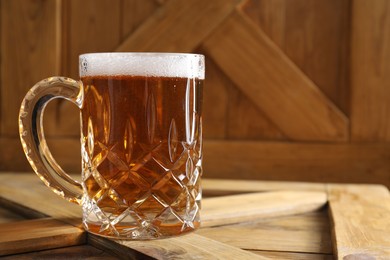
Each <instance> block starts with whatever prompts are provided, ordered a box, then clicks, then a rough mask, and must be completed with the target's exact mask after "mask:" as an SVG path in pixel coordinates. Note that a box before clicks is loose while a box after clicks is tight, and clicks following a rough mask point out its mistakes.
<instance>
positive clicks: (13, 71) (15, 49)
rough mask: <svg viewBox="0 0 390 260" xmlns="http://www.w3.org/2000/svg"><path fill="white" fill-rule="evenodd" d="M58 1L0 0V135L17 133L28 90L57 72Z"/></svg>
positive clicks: (15, 134) (58, 59)
mask: <svg viewBox="0 0 390 260" xmlns="http://www.w3.org/2000/svg"><path fill="white" fill-rule="evenodd" d="M59 4H60V1H23V0H16V1H2V2H1V22H0V24H1V30H0V31H1V37H0V41H1V43H0V46H1V50H0V53H1V68H0V70H1V73H0V74H1V79H0V80H1V82H0V86H1V102H0V104H1V116H0V118H1V125H0V128H1V129H0V131H1V133H2V134H3V135H7V136H17V135H18V125H17V123H16V119H17V118H18V114H19V107H20V103H21V101H22V98H23V97H24V96H25V94H26V93H27V90H28V89H29V88H31V87H32V86H33V85H34V84H35V83H36V82H38V81H39V80H41V79H43V78H47V77H49V76H53V75H56V74H58V73H59V61H60V57H59V47H60V45H59V43H60V38H59V35H58V34H57V33H56V30H57V24H58V22H59V17H60V13H59V12H60V10H61V9H60V8H59ZM16 28H17V29H16ZM20 43H23V44H20Z"/></svg>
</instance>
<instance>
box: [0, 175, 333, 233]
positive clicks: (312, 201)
mask: <svg viewBox="0 0 390 260" xmlns="http://www.w3.org/2000/svg"><path fill="white" fill-rule="evenodd" d="M0 183H1V184H0V197H2V198H4V199H6V200H8V201H11V202H14V203H17V204H20V205H23V206H25V207H28V208H33V209H35V210H36V211H39V212H41V213H43V214H46V215H48V216H51V217H55V218H59V219H62V220H64V221H66V222H68V223H72V224H74V225H80V217H81V207H79V206H77V205H75V204H72V203H69V202H67V201H65V200H63V199H61V198H60V197H58V196H57V195H55V194H54V193H53V192H52V191H51V190H50V189H48V188H47V187H46V186H44V185H43V183H41V181H40V180H39V178H38V177H36V176H34V174H28V175H26V174H19V175H12V174H1V175H0ZM15 190H18V193H17V194H15V192H13V191H15ZM325 203H326V195H325V193H324V192H320V191H319V192H315V191H313V192H310V191H307V192H306V191H276V192H267V193H251V194H243V195H232V196H227V197H217V198H206V199H203V201H202V226H204V227H206V226H214V225H226V224H232V223H237V222H241V221H249V220H253V219H257V218H259V217H275V216H285V215H291V214H298V213H303V212H309V211H314V210H317V209H319V208H321V207H322V206H323V205H325ZM232 204H233V205H240V210H239V211H238V210H237V208H236V207H232V206H231V205H232Z"/></svg>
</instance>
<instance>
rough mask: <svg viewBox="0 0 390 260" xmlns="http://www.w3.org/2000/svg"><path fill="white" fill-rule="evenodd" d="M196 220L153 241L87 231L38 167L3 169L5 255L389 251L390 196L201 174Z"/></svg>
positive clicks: (352, 255)
mask: <svg viewBox="0 0 390 260" xmlns="http://www.w3.org/2000/svg"><path fill="white" fill-rule="evenodd" d="M203 191H204V195H205V198H204V199H203V200H202V210H201V218H202V227H201V228H200V229H199V230H197V231H196V232H193V233H191V234H188V235H184V236H180V237H175V238H169V239H162V240H154V241H125V240H112V239H107V238H103V237H99V236H95V235H93V234H89V233H87V232H85V231H84V230H83V229H82V227H81V207H79V206H77V205H74V204H72V203H69V202H67V201H65V200H63V199H61V198H60V197H58V196H57V195H55V194H54V193H53V192H52V191H51V190H49V189H48V188H46V187H45V186H44V185H43V183H42V182H41V181H40V180H39V179H38V177H37V176H35V174H32V173H29V174H23V173H9V172H8V173H0V256H3V257H4V258H5V259H19V258H23V257H24V258H26V259H29V258H44V257H49V258H50V257H63V258H66V259H72V258H73V259H74V258H77V259H80V258H82V259H84V258H86V259H88V258H93V259H100V258H101V259H118V258H123V259H149V258H150V259H334V258H337V259H346V260H348V259H390V195H389V191H388V189H387V188H385V187H384V186H380V185H353V184H348V185H345V184H310V183H293V182H270V181H239V180H207V179H205V180H203Z"/></svg>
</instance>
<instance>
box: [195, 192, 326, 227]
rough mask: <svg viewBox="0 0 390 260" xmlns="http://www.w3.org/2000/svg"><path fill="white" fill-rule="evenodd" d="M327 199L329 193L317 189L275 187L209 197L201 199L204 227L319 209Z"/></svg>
mask: <svg viewBox="0 0 390 260" xmlns="http://www.w3.org/2000/svg"><path fill="white" fill-rule="evenodd" d="M326 202H327V197H326V193H325V192H318V191H275V192H263V193H250V194H241V195H230V196H223V197H216V198H206V199H203V201H202V227H210V226H220V225H228V224H234V223H240V222H245V221H251V220H256V219H259V218H271V217H278V216H287V215H294V214H300V213H306V212H310V211H315V210H319V209H320V208H322V207H324V206H325V204H326Z"/></svg>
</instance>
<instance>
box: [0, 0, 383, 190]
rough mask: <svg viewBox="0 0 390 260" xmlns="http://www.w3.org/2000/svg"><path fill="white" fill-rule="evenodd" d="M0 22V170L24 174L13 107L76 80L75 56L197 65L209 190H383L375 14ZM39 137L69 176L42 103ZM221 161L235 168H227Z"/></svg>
mask: <svg viewBox="0 0 390 260" xmlns="http://www.w3.org/2000/svg"><path fill="white" fill-rule="evenodd" d="M22 2H23V3H22ZM0 9H1V10H0V12H1V17H0V35H1V37H0V56H1V57H2V58H1V60H2V62H1V64H0V100H1V101H0V107H1V111H0V170H3V171H5V170H9V171H29V170H30V166H29V165H28V164H27V162H26V160H25V157H24V155H23V152H22V148H21V146H20V144H19V138H18V126H17V120H16V118H17V115H18V110H19V105H20V103H21V100H22V98H23V96H24V95H25V93H26V92H27V90H28V89H29V88H30V87H31V86H33V85H34V84H35V83H36V82H37V81H39V80H41V79H43V78H45V77H49V76H53V75H59V74H61V75H63V76H69V77H73V78H77V77H78V72H77V70H78V64H77V63H78V55H79V54H81V53H85V52H97V51H99V52H100V51H117V50H120V51H175V52H199V53H203V54H205V55H206V84H205V88H204V96H203V103H204V106H203V108H204V109H203V111H204V115H203V126H204V136H205V139H206V142H205V144H206V145H205V155H206V154H207V155H208V156H205V172H206V173H207V174H208V176H209V177H213V178H228V179H232V178H245V179H261V180H265V179H268V180H270V179H272V180H297V181H317V182H347V183H350V182H352V183H355V182H359V183H381V184H385V185H387V186H388V187H390V184H389V182H390V171H389V167H390V166H389V163H388V161H389V155H388V152H386V151H389V150H390V146H389V143H388V141H389V138H390V130H389V129H390V127H389V120H388V117H389V114H390V110H389V107H390V105H389V102H388V100H389V89H390V88H389V84H390V78H389V76H388V75H390V73H389V68H390V65H389V64H390V63H389V61H390V59H389V57H388V56H389V47H388V46H389V43H388V37H389V36H388V35H389V33H386V32H388V31H389V19H387V17H388V16H389V12H390V8H389V4H388V2H387V1H386V0H375V1H374V2H373V3H372V4H371V3H370V4H368V3H367V1H363V0H316V1H310V0H227V1H221V0H217V1H206V0H201V1H195V0H190V1H186V3H185V4H183V3H182V1H178V0H169V1H162V0H145V1H137V0H113V1H109V0H101V1H93V0H86V1H77V0H71V1H66V0H56V1H48V0H44V1H33V0H15V1H10V0H0ZM107 35H108V36H107ZM44 125H45V129H46V136H48V137H50V138H49V140H48V143H49V146H50V147H52V148H53V149H52V150H53V153H54V157H55V158H56V159H57V160H58V161H59V163H60V165H62V166H63V167H64V168H65V169H66V170H68V171H71V172H78V171H79V169H80V156H79V154H80V148H79V134H80V131H79V125H80V123H79V111H78V109H77V108H76V107H75V106H73V105H72V104H70V103H69V102H66V101H54V102H53V103H51V104H49V106H48V108H47V109H46V112H45V119H44ZM207 141H208V142H209V143H210V145H208V144H207ZM235 142H239V143H240V142H250V143H251V145H246V144H245V145H244V147H252V145H253V147H255V148H254V151H252V150H243V149H238V148H237V147H238V146H237V145H236V143H235ZM218 146H220V147H218ZM225 147H230V149H233V151H230V150H229V149H225ZM259 147H265V149H270V151H271V153H270V154H271V155H272V156H271V155H269V153H268V152H267V150H263V149H260V148H259ZM286 151H288V152H286ZM365 151H366V152H365ZM229 154H231V155H234V156H238V158H239V159H235V160H230V159H229V161H228V163H226V161H227V159H226V158H228V157H229V156H230V155H229ZM349 154H350V155H349ZM244 155H245V156H244ZM262 158H267V159H266V161H269V162H270V163H269V164H266V163H263V162H265V159H264V160H262ZM221 165H223V166H225V167H224V169H223V170H217V169H218V168H219V167H220V166H221Z"/></svg>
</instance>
